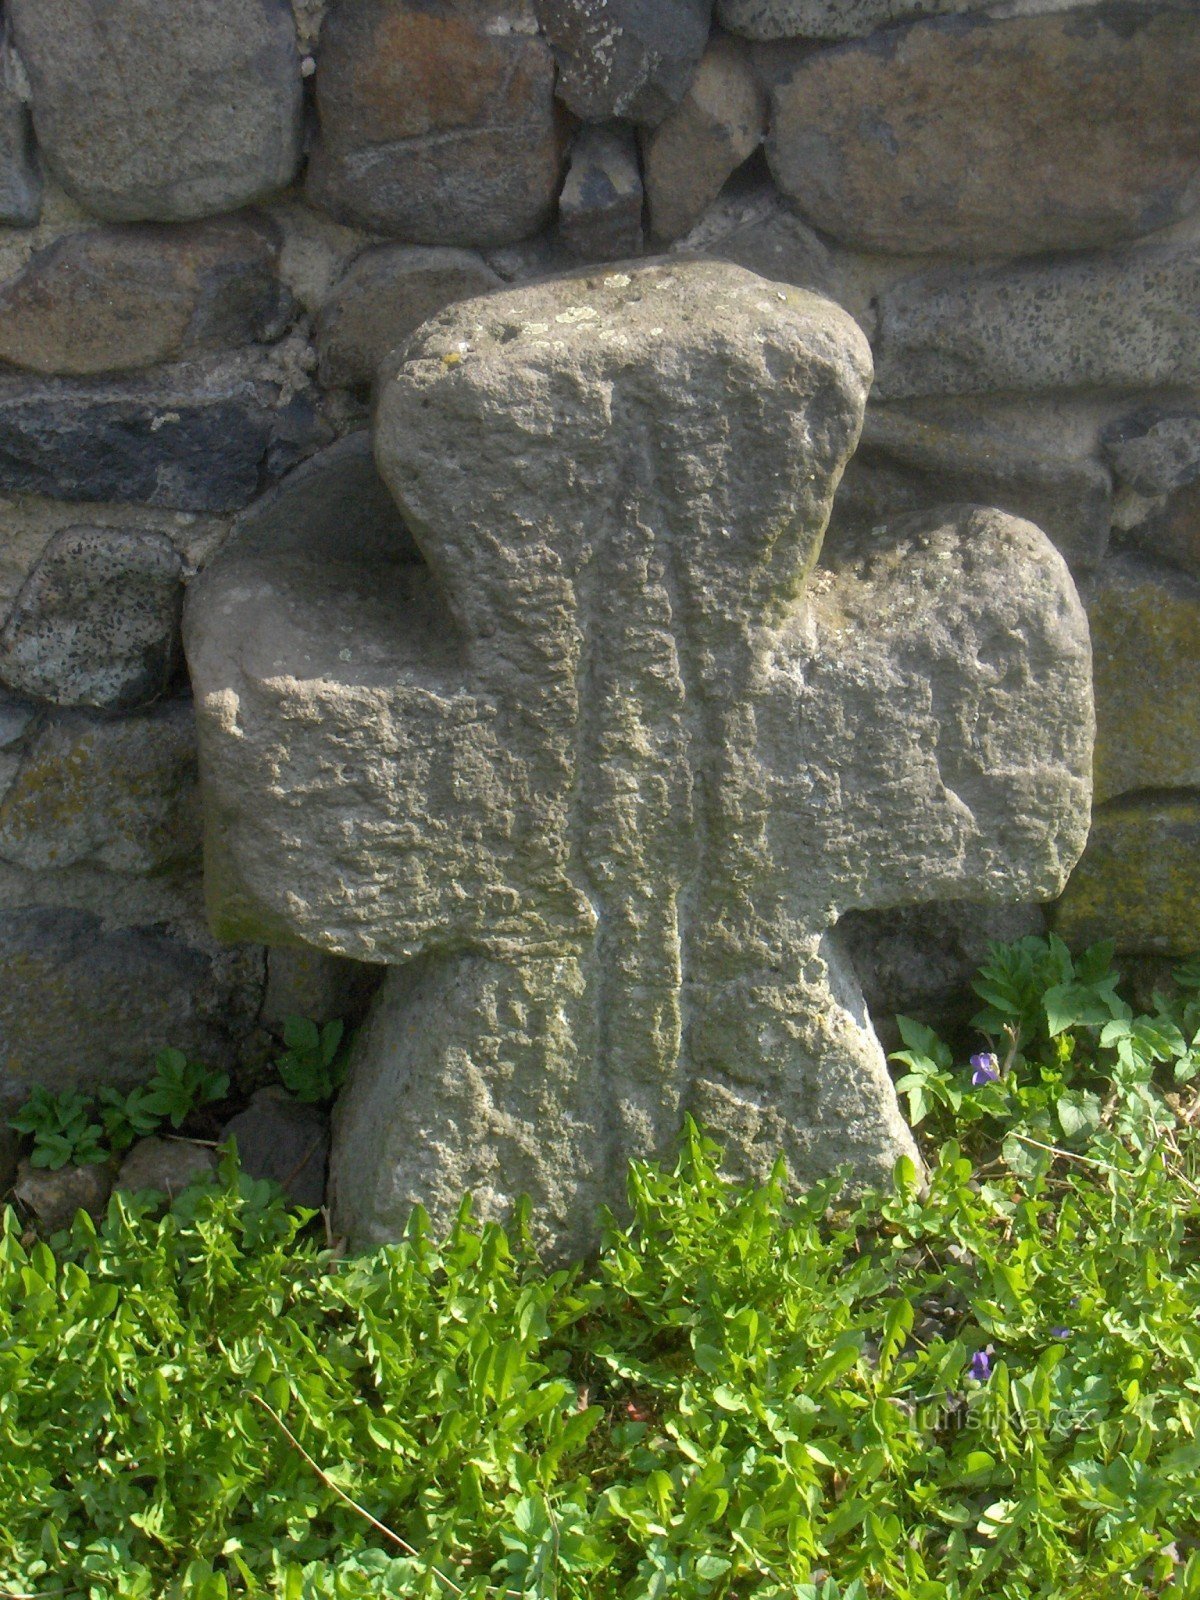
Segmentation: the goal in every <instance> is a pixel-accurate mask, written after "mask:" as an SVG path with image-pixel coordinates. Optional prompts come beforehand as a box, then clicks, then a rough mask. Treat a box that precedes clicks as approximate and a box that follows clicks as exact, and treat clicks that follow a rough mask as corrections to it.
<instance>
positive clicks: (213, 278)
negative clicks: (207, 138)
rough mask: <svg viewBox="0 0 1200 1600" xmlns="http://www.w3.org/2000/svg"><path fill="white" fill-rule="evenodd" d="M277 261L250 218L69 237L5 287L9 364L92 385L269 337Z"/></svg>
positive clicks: (269, 240) (0, 326)
mask: <svg viewBox="0 0 1200 1600" xmlns="http://www.w3.org/2000/svg"><path fill="white" fill-rule="evenodd" d="M278 254H279V242H278V239H277V237H276V235H275V233H274V230H273V229H271V228H270V227H269V226H268V225H267V224H265V223H258V222H252V221H249V220H246V219H244V218H227V219H225V220H223V221H220V222H204V223H195V224H182V225H176V226H173V227H172V226H169V225H167V226H163V225H158V224H153V223H150V224H144V225H142V226H134V227H124V228H123V227H113V228H97V229H95V230H94V231H92V232H88V233H72V234H68V235H67V236H66V237H65V238H63V239H59V240H57V241H56V242H55V243H54V244H52V245H50V246H49V247H48V248H47V249H45V250H41V251H39V252H38V254H37V255H35V256H34V257H33V259H32V260H31V261H30V262H29V264H28V265H27V266H26V267H25V269H24V271H22V272H20V273H19V274H18V275H17V276H16V277H15V278H13V279H11V280H10V281H9V282H8V283H6V284H5V285H3V287H0V361H7V362H10V363H11V364H12V365H13V366H16V367H23V368H25V369H26V370H27V371H30V372H41V373H45V374H47V375H54V376H61V377H85V376H88V375H89V374H92V373H100V372H121V371H127V370H129V369H132V368H135V367H145V366H151V365H154V364H155V363H158V362H163V361H174V360H178V359H179V358H180V357H181V356H183V355H186V354H191V353H194V352H196V351H199V350H211V349H219V348H221V347H223V346H233V345H238V344H244V343H248V342H249V341H251V340H254V339H258V338H262V337H264V336H265V335H267V334H269V333H272V332H275V331H277V324H278V320H279V317H280V315H281V312H282V311H283V310H284V300H285V295H284V291H283V289H282V288H281V285H280V282H279V279H278V276H277V273H276V265H277V259H278Z"/></svg>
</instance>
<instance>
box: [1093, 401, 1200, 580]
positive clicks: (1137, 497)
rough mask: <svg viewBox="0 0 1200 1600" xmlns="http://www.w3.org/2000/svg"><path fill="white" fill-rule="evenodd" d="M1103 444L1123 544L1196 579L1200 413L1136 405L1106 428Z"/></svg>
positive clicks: (1199, 573)
mask: <svg viewBox="0 0 1200 1600" xmlns="http://www.w3.org/2000/svg"><path fill="white" fill-rule="evenodd" d="M1102 446H1103V449H1104V454H1105V456H1106V459H1107V460H1108V461H1109V462H1110V463H1111V465H1112V468H1113V471H1114V473H1115V474H1116V477H1117V480H1118V483H1119V484H1120V485H1121V489H1122V496H1121V499H1120V501H1119V503H1118V512H1119V523H1118V527H1119V530H1120V537H1121V542H1122V544H1123V545H1124V546H1125V547H1126V548H1128V549H1130V550H1132V551H1135V552H1136V553H1137V554H1138V555H1140V556H1145V557H1148V558H1149V559H1151V560H1155V561H1165V562H1167V563H1168V564H1169V565H1171V566H1173V567H1177V568H1178V569H1179V570H1180V571H1182V572H1187V573H1190V574H1191V575H1192V577H1194V578H1200V411H1197V410H1196V409H1195V407H1194V404H1193V405H1192V406H1179V405H1174V406H1173V405H1169V404H1167V405H1158V406H1154V407H1150V408H1145V407H1142V408H1139V409H1138V410H1137V411H1135V412H1132V413H1131V414H1129V415H1127V416H1124V417H1120V418H1118V419H1116V420H1115V421H1114V422H1113V423H1112V424H1111V425H1110V426H1109V427H1108V428H1107V429H1106V430H1105V432H1104V434H1103V436H1102Z"/></svg>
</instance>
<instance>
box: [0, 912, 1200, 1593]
mask: <svg viewBox="0 0 1200 1600" xmlns="http://www.w3.org/2000/svg"><path fill="white" fill-rule="evenodd" d="M1109 954H1110V953H1108V952H1104V951H1101V952H1092V953H1091V954H1090V955H1089V956H1087V957H1084V958H1082V959H1081V960H1080V961H1079V962H1074V961H1072V959H1071V957H1070V956H1069V954H1068V953H1067V952H1066V951H1065V950H1064V949H1063V948H1062V947H1061V946H1056V945H1055V944H1054V943H1053V942H1045V941H1022V942H1021V944H1020V945H1019V946H1012V947H1007V948H1005V949H998V950H997V951H994V952H993V958H992V960H991V962H990V963H989V966H988V968H987V969H985V972H984V974H982V975H981V978H980V980H979V984H978V987H979V988H980V991H981V994H982V995H983V998H984V999H985V1010H984V1012H983V1013H981V1017H980V1019H979V1021H980V1025H981V1026H983V1027H985V1029H986V1033H987V1036H986V1039H985V1041H984V1042H985V1043H987V1044H988V1045H990V1046H991V1047H992V1048H991V1049H989V1050H987V1051H980V1052H977V1056H976V1062H975V1063H971V1062H964V1063H962V1064H961V1065H956V1064H955V1062H954V1060H953V1058H951V1057H950V1056H949V1052H948V1051H947V1050H946V1048H945V1047H944V1046H943V1045H942V1044H941V1042H940V1041H938V1040H936V1039H935V1038H934V1037H933V1036H932V1035H931V1034H929V1033H928V1031H927V1030H922V1029H921V1028H920V1027H919V1025H918V1024H915V1023H907V1024H906V1025H905V1029H906V1031H905V1037H906V1050H905V1051H904V1052H903V1056H904V1059H903V1060H901V1061H900V1062H899V1063H898V1067H899V1070H900V1072H901V1074H902V1075H901V1079H900V1081H901V1085H902V1092H903V1093H904V1094H905V1095H906V1096H907V1097H908V1099H909V1102H910V1106H911V1107H912V1109H913V1113H914V1115H915V1116H917V1117H918V1118H919V1124H920V1126H919V1131H920V1132H921V1134H922V1136H923V1137H924V1138H925V1139H926V1144H927V1149H928V1152H929V1165H930V1170H929V1175H928V1182H927V1184H926V1185H924V1186H922V1185H920V1184H919V1183H918V1181H917V1175H916V1174H915V1172H913V1171H912V1170H911V1168H908V1167H907V1166H906V1165H905V1164H902V1165H901V1168H900V1169H899V1170H898V1172H897V1174H896V1183H895V1187H894V1189H893V1190H892V1192H890V1193H888V1194H886V1195H879V1196H875V1197H871V1198H868V1199H865V1200H862V1201H858V1202H854V1203H849V1202H845V1201H843V1200H842V1199H841V1198H840V1197H839V1195H838V1193H837V1185H836V1183H831V1184H830V1185H827V1186H825V1187H824V1188H822V1189H820V1190H817V1191H812V1192H810V1193H809V1194H807V1195H804V1196H796V1195H792V1194H789V1193H788V1191H787V1188H786V1185H785V1184H784V1182H783V1178H782V1174H778V1175H777V1176H776V1178H775V1180H773V1181H772V1182H771V1183H770V1184H768V1185H766V1186H765V1187H763V1188H761V1189H745V1188H739V1187H737V1186H735V1185H732V1184H730V1183H729V1182H727V1181H726V1180H725V1179H724V1178H723V1177H722V1175H721V1171H720V1163H719V1153H718V1151H717V1149H716V1146H715V1145H713V1144H712V1143H711V1142H710V1141H709V1140H708V1139H706V1138H705V1137H704V1136H703V1134H702V1133H700V1132H699V1131H698V1130H696V1129H694V1128H689V1129H688V1130H686V1131H685V1136H684V1140H683V1144H682V1148H681V1152H680V1155H679V1159H678V1161H677V1163H675V1164H674V1166H672V1167H671V1168H670V1169H659V1168H655V1167H652V1166H639V1167H636V1168H635V1169H634V1170H633V1171H632V1172H631V1175H630V1204H631V1218H630V1220H629V1222H628V1223H627V1224H625V1225H622V1226H617V1225H616V1224H615V1223H610V1225H609V1227H608V1229H607V1232H606V1236H605V1243H604V1246H603V1249H602V1251H601V1253H600V1255H599V1257H598V1259H597V1260H595V1261H593V1262H591V1263H589V1264H587V1265H586V1266H585V1267H581V1268H579V1269H577V1270H576V1271H574V1272H571V1273H554V1274H547V1273H545V1272H544V1271H543V1270H542V1269H541V1268H540V1267H539V1265H538V1263H537V1262H536V1260H535V1259H534V1258H533V1256H532V1254H531V1252H530V1251H529V1249H528V1246H527V1245H526V1243H525V1237H524V1229H523V1227H522V1223H521V1219H517V1223H516V1224H515V1225H514V1227H513V1229H511V1230H510V1233H509V1234H508V1235H506V1234H505V1233H503V1232H502V1231H501V1230H499V1229H496V1228H491V1227H489V1228H484V1229H479V1228H476V1227H475V1226H473V1224H472V1222H471V1219H470V1216H469V1213H468V1212H467V1211H466V1210H465V1209H464V1211H463V1213H462V1216H461V1218H460V1221H459V1224H458V1226H457V1227H456V1228H455V1229H454V1230H453V1232H452V1233H451V1235H450V1237H449V1238H447V1239H445V1240H441V1241H437V1240H433V1239H431V1238H430V1237H429V1236H428V1234H427V1232H426V1231H425V1230H424V1228H423V1226H422V1223H421V1219H420V1218H419V1217H418V1218H417V1219H415V1221H414V1225H413V1227H412V1229H411V1231H410V1234H409V1236H408V1237H407V1238H406V1239H405V1240H404V1241H403V1242H401V1243H400V1244H398V1245H395V1246H392V1247H390V1248H388V1249H385V1250H381V1251H379V1252H377V1253H376V1254H374V1255H372V1256H369V1257H366V1258H362V1259H358V1260H346V1259H342V1258H340V1257H338V1256H337V1255H336V1254H335V1253H333V1252H331V1251H330V1250H328V1249H327V1248H326V1246H325V1243H324V1235H323V1233H321V1232H320V1231H319V1230H317V1229H316V1228H315V1227H314V1226H313V1225H312V1224H311V1223H308V1222H306V1220H305V1218H304V1217H303V1216H297V1215H295V1214H292V1213H289V1212H288V1211H287V1210H286V1208H285V1207H284V1206H283V1204H282V1203H281V1201H280V1199H279V1197H278V1195H277V1194H276V1193H275V1192H274V1191H272V1190H270V1189H268V1188H267V1187H266V1186H265V1185H261V1184H255V1183H253V1182H251V1181H250V1180H248V1179H247V1178H246V1177H245V1176H244V1175H241V1174H239V1173H238V1172H237V1170H236V1167H235V1166H234V1165H233V1164H232V1162H229V1161H227V1162H226V1163H225V1165H224V1166H223V1168H222V1173H221V1180H220V1182H218V1183H216V1184H211V1185H207V1186H201V1187H196V1188H194V1189H191V1190H189V1191H187V1192H186V1193H185V1194H184V1195H183V1196H181V1197H180V1198H179V1199H178V1200H177V1201H176V1202H175V1203H174V1205H173V1206H172V1207H171V1208H170V1209H169V1210H168V1211H166V1212H165V1213H164V1212H162V1211H161V1210H160V1209H158V1208H156V1206H155V1204H154V1202H153V1201H152V1200H151V1199H150V1198H149V1197H130V1196H118V1197H116V1198H115V1199H114V1201H113V1202H112V1204H111V1206H110V1209H109V1212H108V1214H107V1216H106V1218H105V1219H104V1221H103V1222H102V1223H101V1224H100V1225H95V1224H92V1223H91V1222H89V1221H88V1219H87V1218H86V1217H83V1216H80V1217H79V1218H78V1219H77V1221H76V1223H75V1225H74V1228H73V1230H72V1232H71V1234H70V1235H69V1236H68V1235H61V1236H58V1237H57V1238H56V1239H55V1240H53V1241H51V1242H49V1243H48V1242H45V1241H37V1240H35V1239H34V1238H33V1237H32V1236H30V1235H28V1234H23V1233H22V1231H21V1227H20V1224H19V1222H18V1220H17V1218H16V1217H15V1215H14V1214H13V1213H12V1212H11V1211H10V1212H9V1213H8V1214H7V1221H6V1224H5V1228H4V1232H3V1238H2V1243H0V1594H4V1593H7V1594H9V1595H15V1594H20V1595H37V1596H45V1597H47V1600H48V1597H50V1596H60V1595H61V1596H71V1597H74V1596H85V1595H87V1596H93V1595H94V1596H97V1597H100V1596H103V1597H106V1600H107V1597H125V1596H129V1597H142V1596H145V1597H147V1600H151V1597H153V1600H159V1597H165V1600H171V1597H175V1596H178V1597H180V1600H182V1597H184V1596H187V1597H195V1600H225V1597H226V1596H230V1595H239V1596H240V1595H272V1596H275V1595H277V1596H281V1597H284V1600H318V1597H326V1596H329V1597H334V1596H338V1597H342V1596H344V1597H347V1600H349V1597H357V1596H375V1595H380V1596H383V1595H387V1596H453V1595H460V1594H461V1595H466V1596H470V1597H472V1600H480V1597H483V1596H485V1595H487V1596H501V1595H505V1594H509V1595H526V1596H532V1597H538V1600H551V1597H562V1600H567V1597H570V1600H576V1597H578V1600H583V1597H587V1600H608V1597H613V1600H617V1597H622V1600H643V1597H645V1600H658V1597H660V1596H663V1597H666V1596H678V1597H681V1600H701V1597H708V1596H712V1597H714V1600H750V1597H754V1600H776V1597H783V1596H787V1597H795V1600H818V1597H819V1600H861V1597H865V1596H896V1597H899V1600H943V1597H944V1600H992V1597H1004V1600H1024V1597H1033V1596H1037V1597H1039V1600H1085V1597H1086V1600H1097V1597H1100V1600H1104V1597H1108V1596H1124V1595H1130V1596H1134V1595H1138V1596H1145V1595H1179V1596H1200V1438H1198V1434H1200V1315H1198V1314H1200V1270H1198V1264H1200V1190H1198V1188H1197V1183H1196V1172H1195V1167H1194V1155H1195V1143H1194V1134H1193V1131H1192V1130H1193V1118H1194V1110H1195V1105H1196V1100H1195V1096H1194V1094H1193V1090H1192V1079H1193V1075H1194V1073H1195V1069H1196V1067H1197V1065H1198V1064H1200V1062H1198V1058H1197V1039H1196V1035H1197V1034H1198V1033H1200V1015H1198V1011H1200V981H1196V980H1197V979H1200V974H1198V973H1197V972H1196V970H1195V969H1194V967H1184V968H1182V969H1180V975H1179V976H1180V983H1179V986H1178V988H1177V990H1176V991H1175V992H1174V993H1173V994H1172V995H1171V996H1170V998H1169V999H1164V1000H1163V1001H1162V1003H1161V1004H1159V1005H1156V1007H1155V1009H1154V1012H1153V1014H1152V1015H1141V1016H1135V1015H1134V1014H1133V1012H1132V1011H1131V1010H1130V1008H1129V1007H1128V1006H1127V1005H1126V1004H1125V1002H1124V1001H1123V1000H1122V999H1121V996H1120V993H1119V990H1118V988H1117V985H1116V984H1115V982H1113V981H1111V979H1112V975H1111V973H1110V972H1109V969H1108V955H1109ZM980 1062H982V1066H981V1065H980V1064H979V1063H980ZM993 1074H994V1075H993ZM973 1079H975V1080H978V1081H973Z"/></svg>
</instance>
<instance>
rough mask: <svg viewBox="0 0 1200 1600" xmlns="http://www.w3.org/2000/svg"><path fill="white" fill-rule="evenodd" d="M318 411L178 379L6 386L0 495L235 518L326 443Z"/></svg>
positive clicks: (252, 390)
mask: <svg viewBox="0 0 1200 1600" xmlns="http://www.w3.org/2000/svg"><path fill="white" fill-rule="evenodd" d="M322 429H323V425H322V424H321V422H320V420H319V418H318V416H317V413H316V411H315V408H314V407H313V406H312V403H311V402H310V401H308V400H307V399H306V398H305V397H304V396H297V397H295V399H294V400H293V401H292V402H291V403H290V405H289V406H288V407H285V408H283V409H275V408H274V407H273V406H272V405H271V403H270V400H269V398H268V397H267V396H265V395H264V394H263V393H262V391H261V390H260V389H258V388H256V387H253V386H250V385H248V384H247V385H238V386H235V387H233V388H232V389H230V390H227V391H226V392H221V391H220V390H219V389H217V390H214V389H213V388H211V387H205V386H204V385H199V386H194V387H193V386H190V385H189V384H188V383H187V381H186V379H185V380H184V381H183V382H182V383H180V382H176V381H174V380H173V379H172V378H170V377H165V378H164V377H159V378H158V379H156V380H155V381H150V380H135V381H130V382H128V383H119V382H111V383H105V382H102V381H101V382H87V381H78V380H71V379H59V378H43V379H33V378H21V377H6V378H0V492H3V491H8V492H10V493H18V494H41V495H47V496H49V497H50V498H52V499H56V500H100V501H122V502H126V501H129V502H134V503H139V504H145V505H154V506H165V507H169V508H171V509H172V510H177V511H236V510H239V509H240V508H241V507H242V506H245V505H248V504H249V502H250V501H251V500H253V499H254V498H255V496H256V495H258V494H259V493H260V492H261V491H262V489H263V488H265V487H266V486H267V485H268V484H269V483H270V481H271V480H272V479H273V478H278V477H281V476H282V475H283V473H284V472H286V471H287V470H288V469H289V468H290V467H292V466H294V465H295V464H296V461H297V460H298V459H300V458H301V457H302V456H303V455H304V454H305V453H306V452H307V451H308V450H311V449H312V448H313V446H314V445H315V444H316V443H317V442H319V440H320V438H321V434H322Z"/></svg>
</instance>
